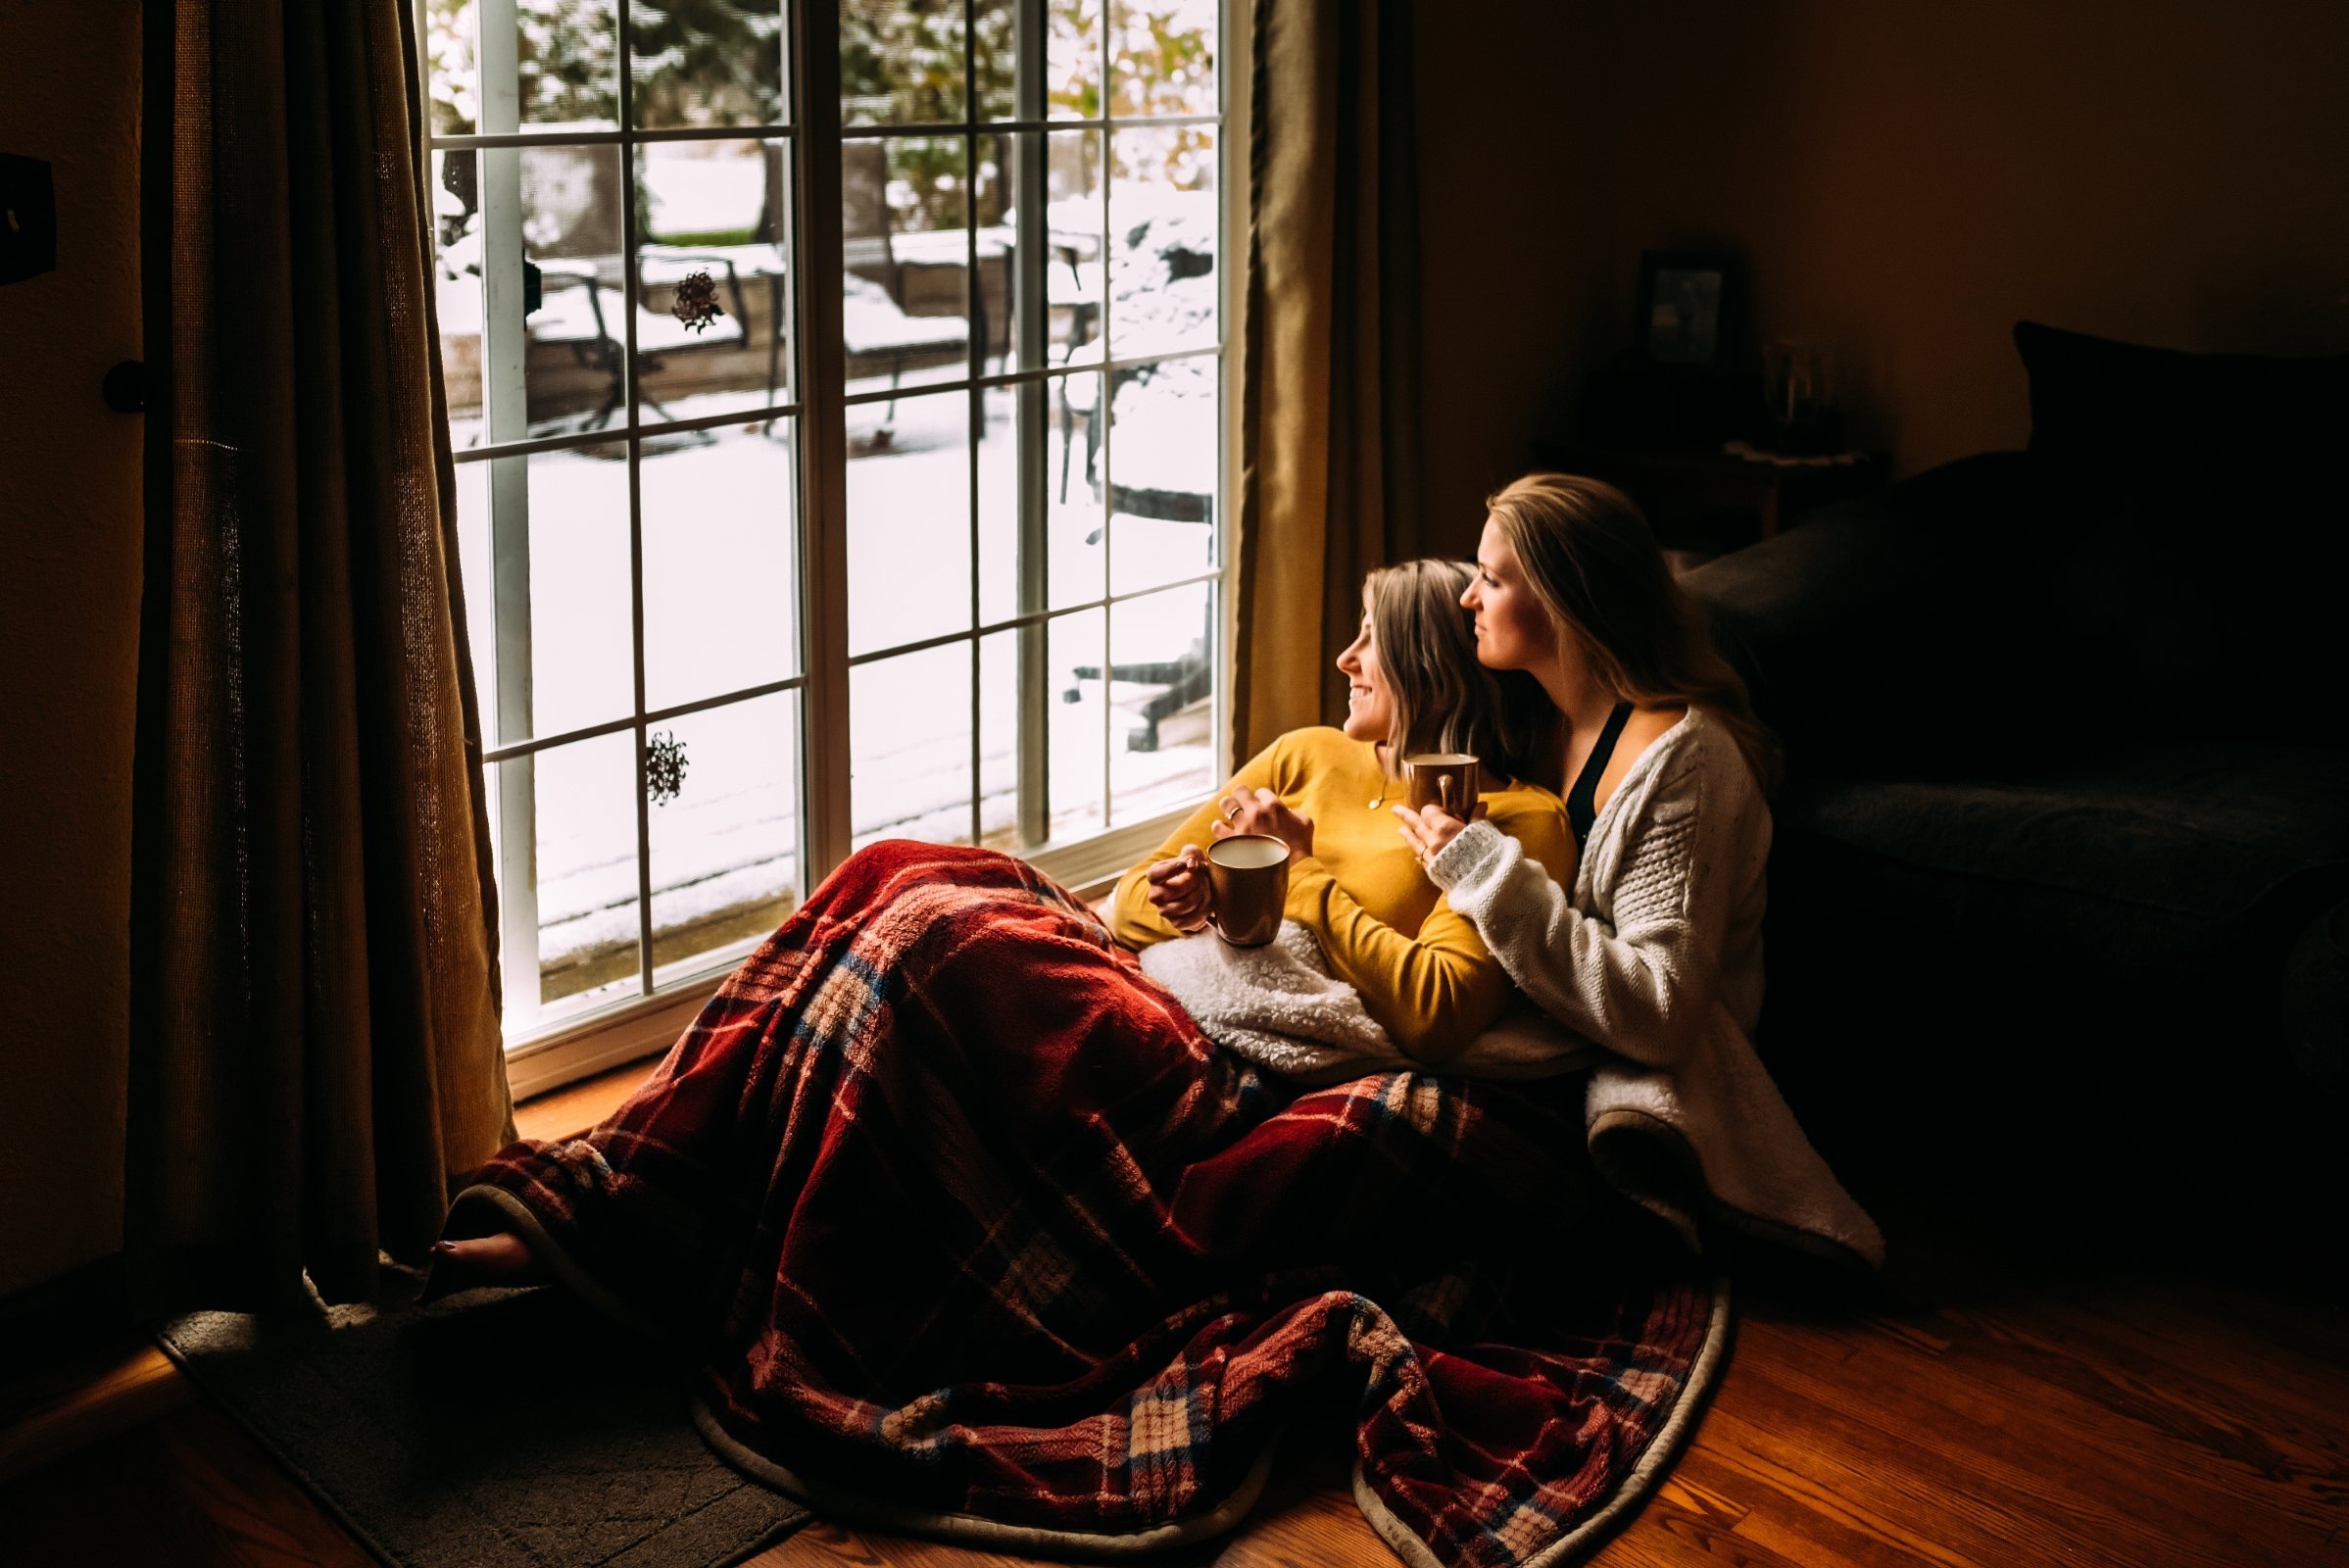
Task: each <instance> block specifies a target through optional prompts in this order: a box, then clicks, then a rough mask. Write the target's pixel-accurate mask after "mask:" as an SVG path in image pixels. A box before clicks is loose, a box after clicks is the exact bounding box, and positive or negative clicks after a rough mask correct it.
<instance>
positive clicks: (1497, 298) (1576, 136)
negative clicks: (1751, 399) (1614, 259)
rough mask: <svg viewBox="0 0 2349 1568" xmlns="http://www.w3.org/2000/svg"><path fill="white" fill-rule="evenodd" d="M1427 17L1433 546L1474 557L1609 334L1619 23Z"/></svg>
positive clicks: (1536, 7)
mask: <svg viewBox="0 0 2349 1568" xmlns="http://www.w3.org/2000/svg"><path fill="white" fill-rule="evenodd" d="M1415 20H1416V23H1417V32H1418V37H1417V44H1418V67H1419V79H1418V87H1417V105H1416V107H1417V111H1418V118H1419V218H1420V221H1419V236H1420V237H1419V249H1420V274H1421V280H1422V290H1421V301H1420V371H1421V379H1420V394H1419V396H1420V432H1421V456H1422V460H1423V463H1424V468H1423V470H1422V500H1423V503H1424V510H1425V514H1426V516H1425V520H1424V522H1423V524H1422V530H1421V532H1422V539H1423V543H1422V544H1421V545H1420V547H1419V548H1420V549H1422V550H1423V551H1426V552H1429V553H1449V554H1459V555H1466V554H1470V553H1472V552H1473V551H1474V549H1475V547H1476V536H1477V533H1478V530H1479V529H1480V528H1482V527H1483V525H1484V517H1485V509H1484V498H1485V497H1486V496H1487V495H1489V494H1491V493H1492V492H1493V489H1495V488H1496V487H1498V486H1499V485H1501V484H1504V483H1506V482H1507V481H1508V480H1509V479H1510V478H1512V477H1514V476H1515V475H1516V474H1518V473H1520V472H1522V471H1523V470H1524V467H1525V459H1526V448H1527V444H1528V443H1529V442H1530V441H1531V440H1532V439H1533V435H1534V431H1535V428H1536V425H1537V422H1538V421H1539V420H1540V419H1541V418H1542V417H1543V411H1544V409H1545V408H1546V407H1547V406H1548V405H1550V404H1551V403H1552V402H1554V401H1555V397H1556V394H1557V392H1558V390H1559V388H1560V384H1561V383H1560V376H1561V372H1563V371H1565V370H1567V369H1569V368H1571V367H1572V366H1574V365H1577V364H1580V363H1582V360H1583V356H1584V355H1586V354H1587V353H1588V352H1589V350H1590V345H1592V344H1594V343H1597V342H1600V341H1603V340H1606V339H1607V338H1608V337H1609V336H1610V334H1611V332H1612V329H1613V315H1614V303H1613V300H1612V298H1611V296H1610V287H1611V280H1610V277H1609V272H1608V259H1609V258H1610V257H1611V255H1612V253H1613V249H1614V240H1613V226H1612V219H1611V215H1610V214H1609V212H1608V210H1607V206H1606V202H1605V180H1606V176H1607V169H1606V164H1605V160H1604V159H1603V158H1602V157H1601V156H1599V150H1600V149H1602V148H1603V147H1604V146H1605V143H1606V137H1607V128H1606V123H1605V115H1604V110H1605V103H1604V97H1603V93H1604V84H1605V80H1606V71H1605V62H1604V58H1603V55H1604V43H1605V34H1606V18H1605V16H1604V13H1603V11H1602V9H1601V7H1600V6H1598V5H1597V4H1595V3H1593V0H1478V3H1477V4H1475V5H1472V6H1457V5H1436V4H1422V5H1420V6H1419V7H1418V8H1417V11H1416V13H1415ZM1569 390H1570V389H1569Z"/></svg>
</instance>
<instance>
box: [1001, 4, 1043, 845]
mask: <svg viewBox="0 0 2349 1568" xmlns="http://www.w3.org/2000/svg"><path fill="white" fill-rule="evenodd" d="M1017 3H1018V6H1019V15H1018V18H1017V26H1016V31H1015V32H1014V34H1013V36H1014V37H1015V38H1016V39H1017V40H1018V48H1017V60H1016V61H1015V63H1014V67H1013V69H1014V72H1015V75H1014V78H1013V92H1014V94H1015V96H1016V98H1017V100H1018V102H1017V110H1016V112H1017V113H1018V115H1019V117H1020V118H1021V119H1022V120H1030V121H1040V120H1042V119H1044V117H1045V116H1044V108H1045V105H1044V77H1045V58H1044V57H1045V44H1044V38H1045V0H1017ZM1046 135H1047V132H1044V131H1023V132H1021V133H1020V134H1018V135H1016V136H1014V137H1013V138H1012V145H1013V147H1014V149H1015V150H1016V154H1017V158H1018V168H1017V171H1016V172H1015V173H1014V175H1013V179H1012V186H1011V189H1012V200H1013V210H1012V221H1013V222H1014V223H1015V224H1016V225H1017V228H1018V240H1017V242H1016V243H1015V244H1014V246H1013V248H1012V257H1013V260H1014V262H1015V263H1016V264H1017V266H1018V269H1019V275H1018V276H1017V277H1016V278H1014V279H1013V280H1012V290H1013V292H1014V294H1015V296H1016V299H1015V303H1014V304H1013V305H1012V307H1011V319H1012V320H1013V321H1014V322H1015V323H1016V324H1017V328H1018V331H1019V368H1021V369H1022V370H1031V369H1034V368H1037V367H1039V366H1041V365H1043V364H1044V360H1045V352H1046V345H1047V343H1048V342H1049V341H1050V339H1051V333H1052V306H1051V304H1050V303H1049V301H1048V291H1047V289H1046V286H1045V269H1046V268H1047V267H1048V266H1049V265H1050V262H1049V260H1048V258H1047V256H1046V254H1045V252H1046V247H1047V245H1048V243H1049V240H1050V234H1049V231H1048V230H1047V228H1046V224H1045V198H1046V196H1047V194H1048V191H1047V181H1048V178H1049V175H1050V171H1051V164H1050V154H1051V147H1050V144H1049V143H1048V142H1047V141H1046V140H1045V137H1046ZM1045 389H1046V383H1045V382H1043V381H1023V382H1021V383H1020V384H1019V388H1018V390H1017V391H1016V392H1015V393H1014V394H1013V398H1014V404H1015V407H1014V409H1013V417H1012V426H1011V427H1012V432H1013V439H1014V440H1016V441H1017V442H1018V443H1019V511H1018V519H1019V521H1018V528H1019V542H1018V546H1017V548H1016V550H1015V551H1014V554H1013V562H1014V566H1013V570H1014V571H1015V572H1016V573H1017V575H1018V579H1019V582H1018V600H1017V605H1018V613H1020V614H1022V615H1041V614H1042V613H1043V611H1044V608H1045V600H1046V597H1047V592H1048V585H1047V578H1046V569H1045V552H1046V549H1047V546H1048V539H1049V533H1050V520H1049V518H1048V517H1047V515H1046V511H1045V509H1046V506H1047V499H1046V498H1047V497H1048V496H1050V495H1051V493H1052V492H1051V488H1050V479H1049V477H1048V476H1049V474H1050V471H1051V466H1050V462H1049V458H1048V454H1047V448H1046V444H1045V409H1046V396H1045ZM1016 637H1017V641H1016V644H1015V647H1016V653H1015V656H1014V669H1015V673H1014V676H1013V679H1014V682H1015V684H1016V689H1017V692H1018V698H1017V707H1016V712H1017V714H1018V721H1017V729H1016V735H1017V737H1018V760H1017V763H1016V766H1015V768H1014V773H1013V776H1014V778H1015V780H1016V785H1017V789H1018V802H1017V823H1018V833H1019V842H1020V843H1021V844H1042V843H1044V842H1045V841H1046V840H1047V839H1049V838H1051V837H1052V744H1051V742H1052V728H1051V725H1052V706H1051V705H1052V670H1051V668H1050V654H1051V644H1050V638H1049V630H1048V628H1047V626H1046V624H1045V622H1044V621H1043V620H1042V619H1037V620H1034V621H1031V622H1029V623H1028V624H1025V625H1023V626H1021V627H1020V629H1019V631H1018V633H1017V634H1016Z"/></svg>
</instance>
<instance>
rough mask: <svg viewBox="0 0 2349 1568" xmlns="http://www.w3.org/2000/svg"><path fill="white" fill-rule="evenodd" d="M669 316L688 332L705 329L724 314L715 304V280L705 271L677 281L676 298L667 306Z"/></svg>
mask: <svg viewBox="0 0 2349 1568" xmlns="http://www.w3.org/2000/svg"><path fill="white" fill-rule="evenodd" d="M669 314H670V315H671V316H674V317H675V318H676V319H678V320H680V321H682V322H684V323H685V326H686V328H687V329H688V330H689V331H695V332H699V331H702V330H704V329H705V328H707V327H708V326H709V325H710V322H712V321H714V320H716V319H718V318H719V317H721V316H723V315H725V314H726V313H725V311H724V310H722V309H720V308H719V306H718V303H717V280H716V279H715V278H713V277H711V276H710V273H709V272H708V271H706V270H705V271H699V272H688V273H686V274H685V275H684V276H683V277H681V278H679V279H678V280H677V298H676V300H675V302H674V303H672V304H671V305H670V306H669Z"/></svg>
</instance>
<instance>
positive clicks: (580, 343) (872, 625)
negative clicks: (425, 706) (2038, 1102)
mask: <svg viewBox="0 0 2349 1568" xmlns="http://www.w3.org/2000/svg"><path fill="white" fill-rule="evenodd" d="M418 28H419V36H420V37H421V39H422V41H423V44H424V49H423V54H424V59H425V70H426V73H427V78H428V79H427V83H426V86H427V91H428V96H429V101H430V105H431V124H430V126H429V130H430V157H431V166H432V177H433V195H434V199H435V201H436V203H437V223H436V229H437V239H438V244H439V273H438V276H439V292H438V307H439V319H440V333H441V357H442V366H443V370H444V377H445V381H446V384H447V388H448V401H449V420H450V431H451V437H452V443H453V445H454V446H455V448H456V452H457V459H458V465H459V466H458V491H459V527H460V535H461V539H462V548H463V554H464V561H463V567H464V578H465V586H466V601H467V602H466V620H467V626H466V631H467V634H468V636H469V638H470V642H471V651H472V658H473V667H474V672H475V676H476V679H477V681H478V684H479V690H480V693H481V701H482V710H483V717H484V724H485V728H486V729H487V731H488V734H489V745H488V749H487V753H486V757H487V760H486V764H485V765H486V769H487V785H488V790H489V794H490V798H491V801H492V816H493V822H494V824H495V828H496V836H497V860H498V870H499V898H500V927H501V935H502V944H503V953H504V974H505V985H506V1009H507V1017H506V1023H507V1037H508V1041H509V1045H510V1048H516V1047H518V1048H520V1049H522V1050H523V1051H525V1052H527V1051H531V1050H536V1049H544V1048H546V1047H547V1046H548V1045H549V1044H550V1043H551V1042H558V1041H560V1040H561V1039H563V1038H565V1037H569V1036H578V1035H580V1034H582V1033H583V1032H584V1031H586V1030H588V1029H591V1028H593V1027H595V1026H597V1025H599V1024H600V1023H604V1022H607V1021H609V1020H610V1019H612V1017H614V1016H617V1015H620V1014H623V1013H626V1012H629V1011H631V1010H638V1011H641V1009H643V1008H644V1007H645V1006H646V1005H647V1004H648V999H655V1001H654V1005H658V1000H657V999H660V998H662V997H690V996H691V995H693V994H694V991H695V988H696V987H697V986H698V987H699V988H700V989H701V990H702V991H704V992H706V991H707V989H708V985H709V983H710V977H711V976H712V975H714V974H716V973H719V972H722V971H723V970H724V969H725V968H726V967H728V966H730V965H731V964H732V963H734V962H735V961H736V960H738V959H739V958H740V957H741V956H742V955H743V954H744V953H745V952H747V951H748V950H749V948H750V947H751V946H752V945H753V944H755V943H756V942H757V941H758V940H759V938H760V937H762V936H763V935H764V934H765V933H766V932H768V931H769V930H771V929H772V928H773V927H774V926H775V924H776V923H777V922H778V921H780V920H781V919H782V918H783V917H784V916H786V915H787V914H788V913H789V912H790V911H791V909H792V908H793V907H796V905H797V903H798V901H799V900H800V899H801V898H802V897H803V896H804V894H805V892H806V891H807V888H808V887H809V886H810V885H811V884H812V883H813V882H814V881H816V880H818V879H820V877H821V876H822V875H823V873H824V872H826V871H828V870H829V869H830V868H831V866H832V865H834V864H836V863H838V861H839V860H840V859H841V858H843V857H845V856H846V855H847V854H848V853H850V852H851V851H852V850H853V849H855V848H856V847H857V846H860V845H862V844H866V843H870V842H872V841H874V840H878V839H882V838H888V837H910V838H921V839H929V840H935V841H940V842H952V843H977V844H983V845H987V846H990V847H994V848H1000V849H1004V850H1009V851H1012V852H1014V853H1017V854H1020V855H1023V856H1026V857H1028V858H1032V859H1035V860H1036V861H1037V862H1038V863H1040V864H1042V865H1043V866H1045V867H1046V868H1047V869H1048V870H1050V871H1052V872H1053V873H1054V874H1056V875H1059V876H1061V877H1063V879H1065V880H1072V881H1081V880H1085V879H1087V878H1090V877H1092V876H1094V875H1097V874H1099V873H1100V872H1101V871H1103V870H1106V869H1110V868H1113V867H1115V866H1116V865H1118V864H1121V863H1123V862H1124V861H1126V860H1129V859H1131V858H1134V857H1135V856H1136V855H1138V854H1140V853H1141V852H1142V851H1143V850H1145V849H1147V847H1148V846H1149V844H1150V842H1151V841H1152V839H1153V838H1154V837H1155V835H1156V834H1157V833H1158V832H1161V831H1163V826H1164V823H1165V822H1166V821H1167V820H1168V819H1169V817H1170V816H1171V815H1172V814H1173V813H1174V812H1176V811H1179V810H1182V809H1188V808H1189V807H1191V806H1192V805H1194V804H1195V803H1196V802H1197V801H1198V800H1199V798H1200V797H1201V796H1203V794H1204V793H1205V792H1207V791H1208V790H1210V789H1212V788H1213V786H1214V784H1215V782H1216V781H1217V778H1218V776H1219V774H1220V772H1221V771H1222V769H1223V768H1224V766H1225V765H1226V764H1227V762H1228V759H1227V758H1226V757H1225V756H1224V755H1223V747H1222V743H1221V740H1220V736H1221V733H1222V731H1221V725H1220V723H1219V722H1218V719H1217V714H1218V711H1219V708H1220V696H1221V688H1222V667H1221V655H1220V649H1219V642H1220V640H1219V638H1218V636H1217V634H1216V628H1217V627H1218V626H1219V625H1220V624H1221V614H1220V611H1219V603H1220V598H1221V595H1222V592H1223V579H1222V562H1223V550H1222V547H1221V524H1222V519H1223V515H1224V506H1223V494H1222V486H1221V481H1220V473H1221V463H1220V445H1221V443H1220V430H1221V425H1222V420H1221V416H1220V396H1219V388H1220V386H1221V384H1222V318H1223V311H1222V308H1221V301H1222V291H1223V286H1224V272H1225V270H1224V268H1223V267H1222V265H1221V257H1222V250H1223V237H1224V236H1223V222H1222V216H1221V214H1222V208H1221V191H1222V188H1223V184H1224V181H1223V178H1222V155H1223V145H1222V139H1221V134H1220V121H1219V115H1218V110H1219V104H1220V97H1221V82H1220V78H1219V73H1218V69H1217V59H1218V46H1219V16H1218V5H1217V0H820V3H814V0H418Z"/></svg>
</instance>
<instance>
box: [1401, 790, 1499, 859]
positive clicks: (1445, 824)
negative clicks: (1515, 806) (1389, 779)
mask: <svg viewBox="0 0 2349 1568" xmlns="http://www.w3.org/2000/svg"><path fill="white" fill-rule="evenodd" d="M1389 809H1391V810H1393V811H1394V812H1395V821H1396V822H1398V823H1399V824H1400V825H1401V827H1402V834H1403V842H1404V843H1405V844H1408V845H1409V846H1411V853H1412V854H1413V855H1416V856H1418V857H1419V863H1420V864H1421V865H1433V864H1435V862H1436V857H1437V856H1439V855H1442V854H1443V853H1444V846H1445V845H1447V844H1449V843H1450V842H1451V841H1452V840H1453V839H1456V838H1458V837H1459V836H1460V830H1461V829H1462V828H1464V827H1466V826H1467V825H1468V823H1469V822H1472V821H1479V820H1482V819H1483V817H1484V815H1485V803H1484V802H1483V801H1479V802H1477V803H1476V809H1475V810H1474V811H1472V812H1470V813H1469V816H1468V819H1467V820H1466V821H1463V820H1462V819H1460V818H1459V817H1456V816H1454V815H1452V814H1451V812H1449V811H1447V810H1445V809H1444V808H1443V807H1441V806H1427V807H1422V808H1420V809H1418V810H1413V809H1411V808H1409V807H1408V806H1401V805H1397V806H1394V807H1391V808H1389Z"/></svg>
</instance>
